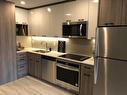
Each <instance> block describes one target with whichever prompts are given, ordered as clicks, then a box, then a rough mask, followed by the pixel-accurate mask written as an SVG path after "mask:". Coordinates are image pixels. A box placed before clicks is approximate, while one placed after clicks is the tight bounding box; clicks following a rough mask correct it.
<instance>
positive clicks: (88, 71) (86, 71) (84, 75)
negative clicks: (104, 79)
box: [80, 65, 94, 95]
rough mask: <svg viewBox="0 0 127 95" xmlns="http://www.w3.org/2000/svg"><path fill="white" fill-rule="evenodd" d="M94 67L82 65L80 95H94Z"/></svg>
mask: <svg viewBox="0 0 127 95" xmlns="http://www.w3.org/2000/svg"><path fill="white" fill-rule="evenodd" d="M93 70H94V69H93V66H87V65H81V79H80V95H93V84H94V82H93V80H94V75H93Z"/></svg>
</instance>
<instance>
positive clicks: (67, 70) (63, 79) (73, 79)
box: [56, 63, 80, 91]
mask: <svg viewBox="0 0 127 95" xmlns="http://www.w3.org/2000/svg"><path fill="white" fill-rule="evenodd" d="M79 75H80V73H79V68H76V67H72V66H69V65H63V64H60V63H57V66H56V82H57V84H58V85H60V86H62V87H64V88H66V89H69V90H74V91H79Z"/></svg>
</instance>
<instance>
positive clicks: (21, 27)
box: [16, 24, 28, 36]
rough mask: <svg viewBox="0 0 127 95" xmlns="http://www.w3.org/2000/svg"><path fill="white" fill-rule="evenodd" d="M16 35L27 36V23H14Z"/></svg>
mask: <svg viewBox="0 0 127 95" xmlns="http://www.w3.org/2000/svg"><path fill="white" fill-rule="evenodd" d="M16 35H17V36H28V25H27V24H16Z"/></svg>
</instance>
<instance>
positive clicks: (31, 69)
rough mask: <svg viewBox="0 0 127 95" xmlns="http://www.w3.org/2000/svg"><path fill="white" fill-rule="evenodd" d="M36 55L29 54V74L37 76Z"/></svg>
mask: <svg viewBox="0 0 127 95" xmlns="http://www.w3.org/2000/svg"><path fill="white" fill-rule="evenodd" d="M34 64H35V55H34V54H33V53H28V74H29V75H32V76H34V75H35V66H34Z"/></svg>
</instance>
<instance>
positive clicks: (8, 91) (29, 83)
mask: <svg viewBox="0 0 127 95" xmlns="http://www.w3.org/2000/svg"><path fill="white" fill-rule="evenodd" d="M0 95H74V94H72V93H69V92H67V91H65V90H63V89H60V88H57V87H54V86H52V85H49V84H47V83H44V82H41V81H39V80H36V79H34V78H32V77H30V76H27V77H24V78H21V79H19V80H16V81H14V82H10V83H7V84H5V85H2V86H0Z"/></svg>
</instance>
